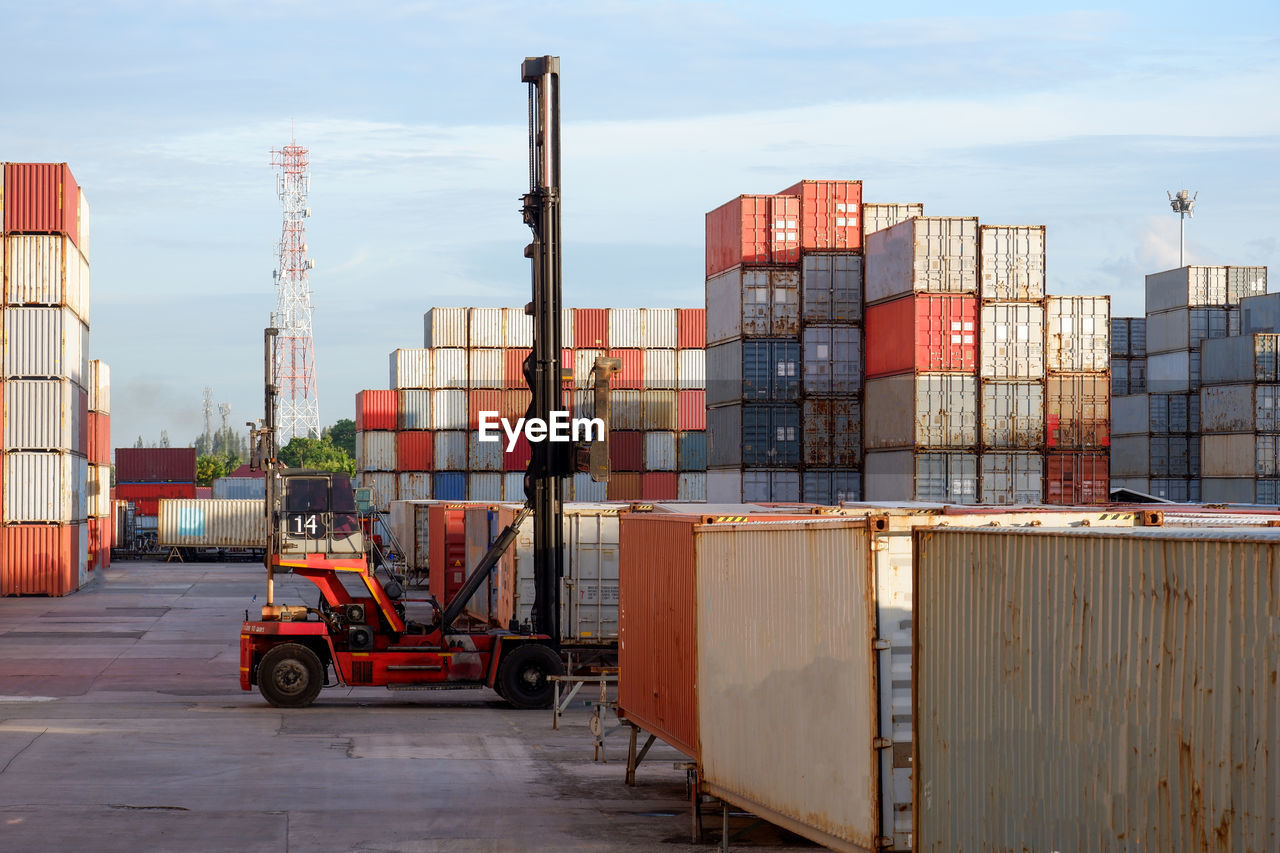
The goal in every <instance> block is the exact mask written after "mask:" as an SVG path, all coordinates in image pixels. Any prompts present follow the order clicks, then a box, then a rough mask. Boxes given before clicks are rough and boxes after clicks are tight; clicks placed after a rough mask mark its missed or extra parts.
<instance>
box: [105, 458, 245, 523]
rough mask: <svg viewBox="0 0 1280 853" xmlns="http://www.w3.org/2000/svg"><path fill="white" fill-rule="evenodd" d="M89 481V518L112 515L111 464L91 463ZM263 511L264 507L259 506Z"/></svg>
mask: <svg viewBox="0 0 1280 853" xmlns="http://www.w3.org/2000/svg"><path fill="white" fill-rule="evenodd" d="M85 471H86V473H87V474H88V477H89V482H88V484H87V485H86V487H85V500H86V501H87V502H88V503H87V509H86V510H85V511H86V513H87V514H88V516H89V518H110V517H111V466H110V465H89V466H88V467H87V468H86V469H85ZM258 511H259V512H262V508H261V507H259V508H258Z"/></svg>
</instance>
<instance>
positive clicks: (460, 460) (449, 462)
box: [432, 430, 467, 471]
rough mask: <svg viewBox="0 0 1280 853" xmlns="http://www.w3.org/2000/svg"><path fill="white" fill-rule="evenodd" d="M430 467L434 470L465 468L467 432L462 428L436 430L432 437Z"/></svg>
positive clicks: (460, 469)
mask: <svg viewBox="0 0 1280 853" xmlns="http://www.w3.org/2000/svg"><path fill="white" fill-rule="evenodd" d="M433 440H434V441H435V447H434V448H432V451H433V454H434V455H433V458H432V467H433V468H434V469H435V470H436V471H465V470H467V433H466V432H465V431H462V430H451V431H448V432H437V433H436V434H435V436H434V438H433Z"/></svg>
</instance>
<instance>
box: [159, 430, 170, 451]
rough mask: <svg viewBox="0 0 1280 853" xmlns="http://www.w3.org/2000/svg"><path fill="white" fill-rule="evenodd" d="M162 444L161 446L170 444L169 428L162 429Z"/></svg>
mask: <svg viewBox="0 0 1280 853" xmlns="http://www.w3.org/2000/svg"><path fill="white" fill-rule="evenodd" d="M160 446H161V447H168V446H169V431H168V430H167V429H162V430H160Z"/></svg>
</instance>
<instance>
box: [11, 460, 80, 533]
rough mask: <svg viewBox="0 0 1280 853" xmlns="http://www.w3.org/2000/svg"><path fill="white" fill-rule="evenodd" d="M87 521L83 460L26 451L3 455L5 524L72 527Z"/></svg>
mask: <svg viewBox="0 0 1280 853" xmlns="http://www.w3.org/2000/svg"><path fill="white" fill-rule="evenodd" d="M88 517H89V463H88V461H87V460H86V459H85V458H84V457H83V456H73V455H72V454H70V453H32V452H26V451H14V452H10V453H6V454H5V458H4V523H5V524H21V523H24V522H37V523H41V522H57V523H61V524H72V523H75V522H79V521H83V520H84V519H86V518H88Z"/></svg>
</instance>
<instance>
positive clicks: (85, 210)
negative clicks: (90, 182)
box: [77, 190, 92, 260]
mask: <svg viewBox="0 0 1280 853" xmlns="http://www.w3.org/2000/svg"><path fill="white" fill-rule="evenodd" d="M91 222H92V217H91V216H90V214H89V200H88V199H87V198H85V194H84V191H83V190H81V191H80V220H79V222H78V223H77V227H78V228H79V229H80V254H82V255H84V257H85V259H86V260H88V259H89V257H90V255H89V232H90V230H91V227H90V226H91Z"/></svg>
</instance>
